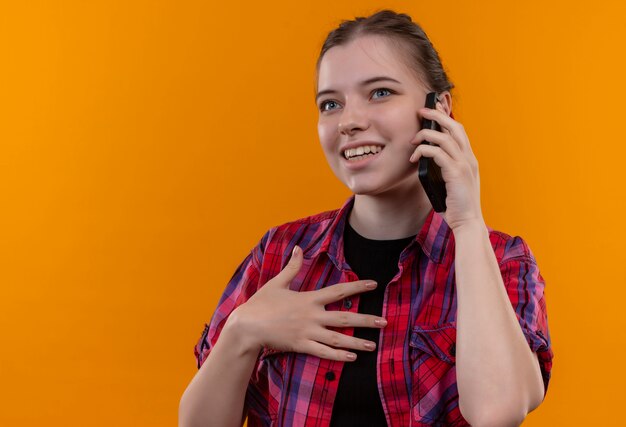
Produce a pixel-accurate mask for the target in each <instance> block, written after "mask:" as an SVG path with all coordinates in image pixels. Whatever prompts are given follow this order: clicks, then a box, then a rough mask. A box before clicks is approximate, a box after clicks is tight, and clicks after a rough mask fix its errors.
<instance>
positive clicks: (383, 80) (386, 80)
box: [315, 76, 402, 101]
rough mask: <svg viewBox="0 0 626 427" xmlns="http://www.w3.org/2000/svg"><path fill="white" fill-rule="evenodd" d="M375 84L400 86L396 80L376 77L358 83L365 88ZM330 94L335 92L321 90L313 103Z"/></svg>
mask: <svg viewBox="0 0 626 427" xmlns="http://www.w3.org/2000/svg"><path fill="white" fill-rule="evenodd" d="M376 82H393V83H397V84H402V83H400V82H399V81H397V80H396V79H392V78H391V77H386V76H377V77H372V78H370V79H367V80H363V81H362V82H361V83H360V85H361V86H367V85H369V84H371V83H376ZM330 93H337V91H336V90H333V89H326V90H322V91H320V92H318V93H317V95H316V96H315V101H317V100H318V99H319V98H320V96H323V95H327V94H330Z"/></svg>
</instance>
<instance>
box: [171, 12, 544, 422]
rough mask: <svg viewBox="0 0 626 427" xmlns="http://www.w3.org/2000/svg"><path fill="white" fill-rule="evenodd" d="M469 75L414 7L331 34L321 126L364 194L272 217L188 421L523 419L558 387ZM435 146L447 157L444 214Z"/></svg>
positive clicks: (539, 285) (240, 277)
mask: <svg viewBox="0 0 626 427" xmlns="http://www.w3.org/2000/svg"><path fill="white" fill-rule="evenodd" d="M453 87H454V86H453V85H452V83H450V81H449V80H448V78H447V76H446V73H445V72H444V70H443V67H442V65H441V62H440V59H439V56H438V54H437V52H436V51H435V50H434V48H433V47H432V45H431V43H430V41H429V40H428V38H427V36H426V35H425V33H424V32H423V30H422V29H421V28H420V27H419V26H418V25H417V24H415V23H413V22H412V21H411V18H410V17H409V16H407V15H404V14H396V13H395V12H392V11H388V10H385V11H381V12H378V13H376V14H374V15H372V16H370V17H367V18H356V19H355V20H353V21H344V22H343V23H342V24H341V25H340V26H339V27H338V28H337V29H336V30H334V31H333V32H331V33H330V34H329V35H328V38H327V40H326V42H325V43H324V46H323V48H322V51H321V54H320V57H319V60H318V66H317V99H316V103H317V105H318V107H319V123H318V131H319V137H320V142H321V145H322V148H323V150H324V153H325V155H326V158H327V160H328V163H329V165H330V167H331V168H332V170H333V172H334V173H335V174H336V175H337V177H338V178H339V179H340V180H341V182H343V183H344V184H345V185H346V186H347V187H348V188H349V189H350V190H351V191H352V192H353V193H354V195H353V196H352V197H351V198H350V199H349V200H348V201H347V202H346V203H345V204H344V206H343V207H342V208H341V209H338V210H336V211H331V212H325V213H321V214H318V215H314V216H311V217H308V218H303V219H300V220H298V221H294V222H291V223H288V224H284V225H281V226H278V227H274V228H272V229H271V230H269V231H268V232H267V233H266V234H265V235H264V236H263V238H262V239H261V241H260V243H259V244H258V245H257V246H256V247H255V248H254V249H253V250H252V251H251V253H250V254H249V255H248V257H247V258H246V259H245V260H244V261H243V263H242V264H241V265H240V266H239V268H238V269H237V271H236V272H235V274H234V276H233V278H232V279H231V281H230V283H229V284H228V285H227V287H226V290H225V292H224V295H223V297H222V298H221V300H220V302H219V305H218V307H217V310H216V312H215V314H214V315H213V318H212V320H211V323H210V324H209V325H207V326H206V328H205V331H204V333H203V334H202V337H201V338H200V341H199V342H198V344H197V346H196V348H195V354H196V357H197V359H198V366H199V371H198V373H197V374H196V376H195V377H194V378H193V380H192V381H191V383H190V384H189V386H188V387H187V390H186V391H185V393H184V394H183V397H182V399H181V402H180V413H179V419H180V425H181V426H237V425H240V424H241V423H242V421H243V420H244V419H245V417H246V416H247V417H248V425H249V426H251V427H254V426H269V425H272V426H273V425H276V426H328V425H331V426H385V425H388V426H426V425H449V426H466V425H468V424H471V425H472V426H513V425H519V424H520V423H521V422H522V421H523V419H524V417H525V416H526V414H528V413H529V412H530V411H532V410H533V409H534V408H536V407H537V406H538V405H539V404H540V403H541V402H542V400H543V398H544V395H545V391H546V390H547V386H548V381H549V379H550V370H551V364H552V350H551V346H550V338H549V332H548V326H547V314H546V308H545V299H544V294H543V291H544V281H543V278H542V277H541V275H540V273H539V269H538V267H537V264H536V262H535V259H534V256H533V254H532V252H531V250H530V248H529V247H528V245H527V244H526V243H525V242H524V240H522V239H521V238H520V237H511V236H509V235H507V234H505V233H502V232H498V231H495V230H493V229H491V228H490V227H488V226H487V225H486V224H485V222H484V219H483V216H482V211H481V204H480V182H479V174H478V163H477V161H476V158H475V156H474V154H473V153H472V149H471V146H470V142H469V139H468V137H467V135H466V133H465V130H464V128H463V126H462V125H461V124H460V123H459V122H457V121H455V120H454V118H453V116H452V96H451V94H450V90H451V89H452V88H453ZM433 91H434V92H437V94H438V99H439V102H438V103H437V106H436V109H424V108H423V106H424V104H425V99H426V94H427V93H429V92H433ZM422 118H428V119H432V120H435V121H436V122H438V123H439V125H440V126H441V130H442V131H441V132H438V131H435V130H430V129H421V130H420V121H421V119H422ZM425 140H426V141H429V142H431V143H433V144H436V145H427V144H423V142H424V141H425ZM421 157H431V158H433V159H434V161H435V163H436V164H437V165H439V166H440V167H441V171H442V176H443V179H444V181H445V187H446V190H447V198H446V205H447V208H446V210H445V212H441V213H437V212H435V211H434V210H433V208H432V206H431V204H430V201H429V199H428V197H427V196H426V194H425V192H424V189H423V187H422V185H421V183H420V180H419V178H418V174H417V165H418V162H419V159H420V158H421Z"/></svg>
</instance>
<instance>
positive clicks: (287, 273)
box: [279, 246, 302, 288]
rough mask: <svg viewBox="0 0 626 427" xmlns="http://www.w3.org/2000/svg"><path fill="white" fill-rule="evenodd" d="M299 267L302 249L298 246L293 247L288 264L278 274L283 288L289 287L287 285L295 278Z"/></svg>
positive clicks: (300, 265)
mask: <svg viewBox="0 0 626 427" xmlns="http://www.w3.org/2000/svg"><path fill="white" fill-rule="evenodd" d="M301 267H302V249H300V247H299V246H294V248H293V251H292V252H291V258H289V262H288V263H287V265H285V267H284V268H283V270H282V271H281V272H280V274H279V276H280V284H281V285H282V286H283V287H285V288H287V287H289V283H290V282H291V281H292V280H293V279H294V278H295V277H296V275H297V274H298V272H299V271H300V268H301Z"/></svg>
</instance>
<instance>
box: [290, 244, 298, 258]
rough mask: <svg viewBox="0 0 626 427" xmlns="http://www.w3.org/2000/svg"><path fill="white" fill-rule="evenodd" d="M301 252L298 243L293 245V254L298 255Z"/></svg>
mask: <svg viewBox="0 0 626 427" xmlns="http://www.w3.org/2000/svg"><path fill="white" fill-rule="evenodd" d="M299 253H300V247H298V246H297V245H296V246H294V247H293V251H292V252H291V254H292V255H294V256H295V255H298V254H299Z"/></svg>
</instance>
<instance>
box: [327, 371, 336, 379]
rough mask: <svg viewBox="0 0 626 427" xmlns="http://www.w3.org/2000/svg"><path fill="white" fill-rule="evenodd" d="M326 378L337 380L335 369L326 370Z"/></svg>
mask: <svg viewBox="0 0 626 427" xmlns="http://www.w3.org/2000/svg"><path fill="white" fill-rule="evenodd" d="M326 379H327V380H328V381H335V373H334V372H333V371H328V372H326Z"/></svg>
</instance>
